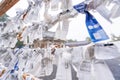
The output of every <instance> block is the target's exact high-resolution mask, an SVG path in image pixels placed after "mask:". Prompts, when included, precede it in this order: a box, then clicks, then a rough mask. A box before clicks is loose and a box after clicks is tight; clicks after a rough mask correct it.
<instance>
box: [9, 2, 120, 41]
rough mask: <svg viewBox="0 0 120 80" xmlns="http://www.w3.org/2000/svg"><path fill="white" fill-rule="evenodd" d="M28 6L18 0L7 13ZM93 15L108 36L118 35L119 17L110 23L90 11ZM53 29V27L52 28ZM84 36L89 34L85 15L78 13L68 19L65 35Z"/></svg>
mask: <svg viewBox="0 0 120 80" xmlns="http://www.w3.org/2000/svg"><path fill="white" fill-rule="evenodd" d="M82 1H84V0H72V2H73V5H75V4H78V3H80V2H82ZM27 6H28V4H27V1H26V0H20V1H19V2H18V3H17V4H16V5H14V6H13V7H12V8H11V9H10V10H9V11H7V14H8V15H9V16H11V17H13V16H15V15H16V10H17V9H18V8H20V9H26V8H27ZM92 14H93V15H94V17H95V18H96V19H97V20H98V22H99V23H100V25H101V26H102V27H103V29H104V30H105V32H106V33H107V35H108V36H110V34H115V35H116V36H118V35H120V31H119V30H120V18H117V19H112V21H113V23H110V22H109V21H107V20H106V19H105V18H103V17H102V16H100V14H99V13H97V12H92ZM53 31H54V29H53ZM86 37H89V34H88V32H87V28H86V25H85V15H84V14H78V16H76V17H75V18H73V19H70V26H69V32H68V35H67V39H73V40H78V41H83V40H85V38H86Z"/></svg>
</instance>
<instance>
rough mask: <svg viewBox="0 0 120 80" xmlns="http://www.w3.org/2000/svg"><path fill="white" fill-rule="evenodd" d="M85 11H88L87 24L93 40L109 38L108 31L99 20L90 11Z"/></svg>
mask: <svg viewBox="0 0 120 80" xmlns="http://www.w3.org/2000/svg"><path fill="white" fill-rule="evenodd" d="M85 13H86V26H87V29H88V32H89V35H90V38H91V40H92V41H93V42H98V41H102V40H107V39H109V37H108V36H107V34H106V32H105V31H104V30H103V28H102V27H101V25H100V24H99V23H98V21H97V20H96V19H95V18H94V17H93V16H92V15H91V14H90V13H89V12H88V11H86V12H85Z"/></svg>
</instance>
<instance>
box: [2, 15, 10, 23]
mask: <svg viewBox="0 0 120 80" xmlns="http://www.w3.org/2000/svg"><path fill="white" fill-rule="evenodd" d="M8 17H9V16H8V15H7V14H4V15H2V16H0V22H4V21H6V20H8Z"/></svg>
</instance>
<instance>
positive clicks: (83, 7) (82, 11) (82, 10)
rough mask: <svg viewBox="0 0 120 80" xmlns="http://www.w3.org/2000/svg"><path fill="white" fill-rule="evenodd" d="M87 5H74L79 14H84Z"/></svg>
mask: <svg viewBox="0 0 120 80" xmlns="http://www.w3.org/2000/svg"><path fill="white" fill-rule="evenodd" d="M86 6H87V5H86V4H85V3H84V2H82V3H79V4H77V5H74V6H73V8H74V9H75V10H77V11H78V12H79V13H84V12H85V9H86Z"/></svg>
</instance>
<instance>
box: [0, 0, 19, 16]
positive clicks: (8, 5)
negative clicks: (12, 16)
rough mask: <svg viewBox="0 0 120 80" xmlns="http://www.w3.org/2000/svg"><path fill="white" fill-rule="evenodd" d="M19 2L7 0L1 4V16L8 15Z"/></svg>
mask: <svg viewBox="0 0 120 80" xmlns="http://www.w3.org/2000/svg"><path fill="white" fill-rule="evenodd" d="M18 1H19V0H5V1H3V2H1V3H0V16H2V15H3V14H4V13H6V12H7V11H8V10H9V9H10V8H11V7H12V6H14V5H15V4H16V3H17V2H18Z"/></svg>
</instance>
